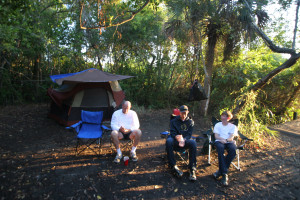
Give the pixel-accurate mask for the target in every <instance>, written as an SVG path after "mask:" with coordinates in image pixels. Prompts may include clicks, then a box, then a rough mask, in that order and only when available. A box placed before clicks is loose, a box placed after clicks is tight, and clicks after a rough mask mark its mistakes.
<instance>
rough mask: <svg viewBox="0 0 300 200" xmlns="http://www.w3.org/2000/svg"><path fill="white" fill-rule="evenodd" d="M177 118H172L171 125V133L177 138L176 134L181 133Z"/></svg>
mask: <svg viewBox="0 0 300 200" xmlns="http://www.w3.org/2000/svg"><path fill="white" fill-rule="evenodd" d="M175 120H176V119H173V120H171V125H170V135H171V137H173V138H175V137H176V135H179V133H178V130H177V129H176V125H175Z"/></svg>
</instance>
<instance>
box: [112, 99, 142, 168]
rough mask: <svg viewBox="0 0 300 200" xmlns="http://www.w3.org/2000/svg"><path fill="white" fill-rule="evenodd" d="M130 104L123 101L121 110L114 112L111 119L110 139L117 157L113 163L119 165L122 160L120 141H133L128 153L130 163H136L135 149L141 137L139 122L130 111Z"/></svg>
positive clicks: (134, 113)
mask: <svg viewBox="0 0 300 200" xmlns="http://www.w3.org/2000/svg"><path fill="white" fill-rule="evenodd" d="M130 108H131V103H130V102H129V101H125V102H124V103H123V105H122V109H120V110H117V111H115V112H114V114H113V116H112V119H111V128H112V132H111V138H112V141H113V143H114V145H115V147H116V150H117V155H116V157H115V159H114V162H115V163H120V160H121V159H122V151H121V149H120V142H119V140H121V139H130V140H133V146H132V149H131V151H130V158H131V160H132V161H137V160H138V157H137V156H136V147H137V145H138V143H139V141H140V138H141V136H142V131H141V130H140V129H139V128H140V122H139V119H138V116H137V114H136V112H135V111H133V110H130Z"/></svg>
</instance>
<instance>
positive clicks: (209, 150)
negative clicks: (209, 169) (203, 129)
mask: <svg viewBox="0 0 300 200" xmlns="http://www.w3.org/2000/svg"><path fill="white" fill-rule="evenodd" d="M211 145H212V144H211V135H208V158H207V162H208V164H209V165H211V163H210V154H211Z"/></svg>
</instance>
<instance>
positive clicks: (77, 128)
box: [66, 121, 82, 133]
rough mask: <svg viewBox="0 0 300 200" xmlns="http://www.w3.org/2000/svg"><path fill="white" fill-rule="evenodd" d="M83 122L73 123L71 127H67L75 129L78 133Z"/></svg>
mask: <svg viewBox="0 0 300 200" xmlns="http://www.w3.org/2000/svg"><path fill="white" fill-rule="evenodd" d="M81 124H82V121H79V122H77V123H76V124H73V125H71V126H69V127H66V129H74V130H75V131H76V132H77V133H78V132H79V129H80V126H81Z"/></svg>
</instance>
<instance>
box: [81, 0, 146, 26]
mask: <svg viewBox="0 0 300 200" xmlns="http://www.w3.org/2000/svg"><path fill="white" fill-rule="evenodd" d="M149 2H150V0H147V1H146V2H145V3H144V5H143V6H142V7H140V8H139V9H138V10H137V11H127V12H130V13H131V16H130V17H129V18H127V19H124V20H123V21H121V22H118V23H115V24H110V25H105V24H104V25H101V24H99V25H98V26H93V27H86V26H84V25H83V24H82V21H81V18H82V11H83V8H84V3H82V4H81V8H80V16H79V17H80V19H79V21H80V28H81V29H99V28H110V27H114V26H119V25H122V24H125V23H126V22H129V21H131V20H133V19H134V17H135V16H136V15H137V14H138V13H139V12H141V11H142V10H143V9H144V8H145V7H146V6H147V5H148V4H149Z"/></svg>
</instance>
